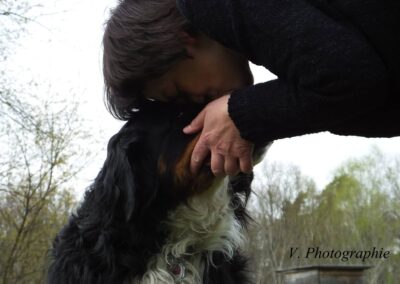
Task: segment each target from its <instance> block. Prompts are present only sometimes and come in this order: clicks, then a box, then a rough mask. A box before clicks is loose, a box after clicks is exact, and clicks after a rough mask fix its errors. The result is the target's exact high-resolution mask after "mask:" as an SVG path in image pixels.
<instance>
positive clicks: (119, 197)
mask: <svg viewBox="0 0 400 284" xmlns="http://www.w3.org/2000/svg"><path fill="white" fill-rule="evenodd" d="M199 111H200V107H199V106H187V105H185V106H177V105H172V104H169V103H161V102H155V101H148V102H146V103H145V104H144V105H143V107H141V109H140V111H137V112H136V113H135V115H134V117H133V118H132V119H130V121H128V122H127V123H126V124H125V125H124V126H123V127H122V129H121V130H120V131H119V133H117V134H116V135H115V136H113V137H112V138H111V140H110V142H109V145H108V154H107V159H106V161H105V163H104V166H103V168H102V170H101V171H100V173H99V175H98V176H97V178H96V179H95V181H94V183H93V185H92V186H91V187H90V188H89V189H88V191H87V192H86V194H85V198H84V201H83V203H82V204H81V206H80V208H79V209H78V210H77V212H76V214H74V215H73V216H71V218H70V220H69V223H68V224H67V225H66V226H65V227H64V228H63V229H62V230H61V232H60V233H59V234H58V236H57V237H56V239H55V241H54V244H53V250H52V264H51V266H50V269H49V274H48V283H52V284H53V283H54V284H55V283H60V284H80V283H82V284H83V283H85V284H87V283H88V284H92V283H93V284H103V283H107V284H119V283H124V284H125V283H130V284H134V283H143V284H150V283H151V284H156V283H190V284H196V283H215V284H229V283H238V284H242V283H252V281H251V277H250V273H249V269H248V264H247V258H246V257H245V256H243V255H242V254H241V251H240V247H241V245H242V244H243V242H244V237H243V233H244V232H243V231H244V229H245V225H246V220H247V219H248V215H247V213H246V209H245V205H246V202H247V199H248V197H249V194H250V183H251V181H252V175H249V174H247V175H246V174H239V175H238V176H236V177H232V178H230V179H229V180H227V179H221V178H216V177H214V176H213V175H212V173H211V171H210V169H209V167H207V166H203V168H202V169H201V171H200V173H199V174H198V175H196V176H194V175H192V174H191V173H190V170H189V163H190V156H191V153H192V150H193V147H194V145H195V142H196V138H197V137H194V136H188V135H185V134H183V133H182V128H183V127H184V126H185V125H186V124H188V123H189V122H190V121H191V120H192V119H193V118H194V117H195V115H196V114H197V113H198V112H199ZM259 152H261V151H259Z"/></svg>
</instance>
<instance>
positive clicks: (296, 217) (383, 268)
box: [248, 148, 400, 284]
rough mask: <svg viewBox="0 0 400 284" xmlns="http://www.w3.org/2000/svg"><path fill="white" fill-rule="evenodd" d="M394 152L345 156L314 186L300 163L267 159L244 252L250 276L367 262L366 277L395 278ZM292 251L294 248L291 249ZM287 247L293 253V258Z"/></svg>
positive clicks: (399, 163)
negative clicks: (251, 264)
mask: <svg viewBox="0 0 400 284" xmlns="http://www.w3.org/2000/svg"><path fill="white" fill-rule="evenodd" d="M399 172H400V157H389V156H385V155H383V154H382V153H381V152H380V151H379V150H378V149H376V148H374V149H372V150H371V153H370V154H369V155H367V156H365V157H361V158H358V159H353V160H349V161H346V162H345V163H344V164H343V165H342V166H341V167H339V168H338V169H337V170H336V171H335V174H334V177H333V179H332V181H331V182H330V183H329V184H328V185H327V186H326V187H325V188H324V189H323V190H322V191H320V192H317V191H316V190H315V186H314V184H313V182H312V181H311V180H309V179H307V178H305V177H304V176H303V175H302V174H301V172H300V171H299V169H296V168H293V167H290V166H285V165H278V166H277V165H268V166H267V167H266V168H264V170H263V176H264V177H263V178H261V180H260V181H256V182H255V184H254V189H255V191H256V195H255V197H256V198H255V200H253V203H252V216H253V217H254V219H255V224H256V225H255V226H253V227H252V229H251V230H250V233H249V238H250V242H249V247H248V249H249V253H250V255H251V256H252V257H253V259H254V260H255V268H256V270H257V271H258V272H259V274H258V279H257V283H274V284H275V283H281V279H280V278H279V275H277V274H276V273H275V271H276V270H277V269H278V268H288V267H297V266H302V265H311V264H340V265H350V264H364V265H365V264H369V265H372V266H373V269H371V270H370V271H369V272H368V273H367V280H368V283H371V284H377V283H395V280H397V279H399V277H400V253H399V252H400V206H399V205H400V204H399V199H398V198H396V197H398V194H399V184H400V183H399V178H400V175H399ZM316 247H319V248H320V249H321V250H335V251H346V250H356V251H364V250H371V249H372V248H373V247H376V248H377V249H378V250H380V249H381V248H383V249H384V250H388V251H389V252H390V257H389V258H388V259H385V258H369V259H367V260H365V262H364V261H363V260H361V259H359V258H354V257H353V258H351V259H342V258H340V257H339V258H335V257H305V251H306V250H307V249H308V248H316ZM295 248H298V249H299V252H300V253H299V254H298V255H296V254H294V249H295ZM291 254H294V257H293V255H292V257H291Z"/></svg>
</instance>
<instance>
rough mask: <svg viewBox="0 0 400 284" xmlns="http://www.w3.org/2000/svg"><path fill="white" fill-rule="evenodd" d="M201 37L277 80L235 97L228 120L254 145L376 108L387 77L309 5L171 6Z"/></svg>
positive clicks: (213, 2)
mask: <svg viewBox="0 0 400 284" xmlns="http://www.w3.org/2000/svg"><path fill="white" fill-rule="evenodd" d="M177 4H178V7H179V9H180V10H181V12H182V14H183V15H184V16H186V17H187V18H188V19H189V20H190V21H191V22H192V23H193V24H194V25H195V26H197V27H198V28H199V29H200V30H202V31H203V32H204V33H206V34H208V35H209V36H211V37H212V38H214V39H216V40H217V41H219V42H221V43H222V44H224V45H226V46H227V47H229V48H232V49H235V50H237V51H239V52H241V53H243V54H245V55H246V56H247V57H248V58H249V60H251V61H252V62H254V63H255V64H258V65H263V66H265V67H266V68H267V69H269V70H270V71H271V72H273V73H274V74H276V75H277V77H278V79H276V80H273V81H268V82H264V83H260V84H256V85H254V86H249V87H245V88H242V89H238V90H235V91H233V93H232V94H231V98H230V100H229V114H230V116H231V118H232V120H233V121H234V123H235V125H236V126H237V127H238V129H239V130H240V133H241V135H242V137H243V138H244V139H247V140H249V141H252V142H254V143H265V142H267V141H271V140H275V139H279V138H285V137H292V136H296V135H302V134H307V133H314V132H319V131H325V130H330V128H331V127H334V126H335V125H337V124H339V123H340V124H343V123H345V122H346V121H349V120H351V119H353V118H355V117H357V116H360V115H363V114H365V113H366V112H368V111H371V110H373V109H375V108H378V107H380V106H382V105H383V104H384V103H385V99H386V97H387V95H388V82H387V71H386V69H385V66H384V65H383V62H382V60H381V59H380V57H379V56H378V54H377V53H376V51H375V50H374V48H373V47H372V46H371V45H370V44H369V43H368V41H367V40H366V39H365V38H364V37H363V35H362V34H361V33H360V32H359V31H358V30H357V29H356V28H355V27H353V26H352V25H350V24H349V23H347V22H346V21H339V20H338V19H335V18H334V17H331V16H328V13H325V12H322V11H321V10H320V9H318V8H316V7H315V6H314V5H311V4H310V1H307V0H295V1H294V0H251V1H249V0H201V1H199V0H197V1H196V0H177Z"/></svg>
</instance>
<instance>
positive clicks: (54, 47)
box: [7, 0, 400, 191]
mask: <svg viewBox="0 0 400 284" xmlns="http://www.w3.org/2000/svg"><path fill="white" fill-rule="evenodd" d="M41 2H42V3H44V6H43V7H42V8H40V9H41V10H37V11H40V12H36V13H41V14H42V16H40V17H39V18H38V19H37V21H36V22H32V23H30V24H29V25H28V28H27V33H26V34H25V35H23V36H22V37H21V38H20V40H19V44H18V46H17V47H16V48H15V52H14V54H13V55H12V56H11V58H10V59H9V60H8V64H7V69H8V73H9V74H10V75H11V76H15V78H17V79H16V80H17V82H20V83H22V84H24V83H27V82H29V81H30V80H32V79H34V80H37V81H39V82H48V83H49V85H51V92H49V91H47V90H48V89H45V88H44V89H43V94H42V95H43V96H46V95H51V93H59V94H62V95H65V96H70V95H72V94H75V95H76V99H77V100H78V101H80V102H81V104H82V112H81V115H82V116H84V117H85V119H86V120H87V121H88V122H87V127H88V128H91V129H96V130H99V133H97V132H96V135H97V136H98V137H96V140H97V141H98V142H95V141H88V147H92V148H93V149H94V151H96V152H98V155H97V157H96V158H95V159H94V161H93V162H92V163H91V164H90V165H89V166H88V168H87V169H86V170H85V171H84V172H83V173H82V174H81V175H80V180H79V182H78V183H77V184H78V186H79V187H82V190H83V189H84V187H86V186H88V185H89V183H90V182H91V180H93V178H94V177H95V175H96V174H97V171H98V170H99V169H100V167H101V165H102V163H103V161H104V158H105V155H106V153H105V146H106V143H107V141H108V139H109V138H110V136H111V135H113V134H114V133H116V132H117V131H118V129H119V128H120V127H121V126H122V123H121V122H120V121H117V120H115V119H114V118H112V117H111V115H110V114H109V113H108V112H107V111H106V109H105V107H104V104H103V78H102V73H101V57H102V49H101V39H102V34H103V30H104V22H105V20H106V18H107V17H108V12H109V9H110V8H112V7H113V6H114V5H115V3H116V1H110V0H96V1H93V0H79V1H78V0H69V1H67V0H53V1H50V0H43V1H41ZM251 68H252V71H253V75H254V78H255V82H256V83H257V82H264V81H267V80H270V79H273V78H274V75H272V74H271V73H269V72H268V71H267V70H265V68H263V67H260V66H254V65H251ZM44 85H45V84H44ZM373 146H377V147H379V148H380V149H381V150H382V152H383V153H385V154H388V155H400V138H391V139H367V138H361V137H350V136H349V137H343V136H335V135H332V134H330V133H327V132H324V133H319V134H313V135H305V136H300V137H295V138H290V139H282V140H278V141H275V142H274V144H273V145H272V147H271V148H270V150H269V151H268V153H267V155H266V158H265V160H264V161H263V163H272V162H282V163H287V164H293V165H297V166H298V167H300V169H301V171H302V172H303V173H304V174H305V175H307V176H309V177H311V178H313V179H314V180H315V182H316V184H317V187H318V188H319V189H322V188H323V187H324V186H325V185H326V184H327V183H328V182H329V181H330V179H331V178H332V173H333V171H334V170H335V169H336V168H337V167H339V166H340V165H341V164H342V163H343V162H344V161H346V160H347V159H349V158H356V157H360V156H362V155H365V154H368V153H369V151H370V150H371V148H372V147H373ZM78 191H79V190H78Z"/></svg>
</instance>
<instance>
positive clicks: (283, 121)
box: [103, 0, 400, 175]
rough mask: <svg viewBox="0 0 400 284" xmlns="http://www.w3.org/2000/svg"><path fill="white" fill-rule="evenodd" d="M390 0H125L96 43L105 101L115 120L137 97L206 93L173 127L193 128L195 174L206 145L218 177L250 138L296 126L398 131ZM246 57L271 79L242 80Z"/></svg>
mask: <svg viewBox="0 0 400 284" xmlns="http://www.w3.org/2000/svg"><path fill="white" fill-rule="evenodd" d="M399 7H400V4H399V3H398V1H396V0H335V1H322V0H297V1H293V0H252V1H248V0H235V1H234V0H224V1H222V0H202V1H194V0H177V1H176V3H175V1H170V0H164V1H163V0H158V1H156V0H147V1H133V0H130V1H129V0H125V1H123V2H121V3H120V5H119V6H118V7H117V8H116V9H115V10H114V13H113V14H112V16H111V18H110V20H109V22H108V23H107V28H106V31H105V35H104V41H103V42H104V74H105V83H106V91H107V92H106V93H107V99H108V105H109V109H110V110H111V112H112V113H114V115H116V116H117V117H120V118H124V119H126V118H128V117H129V113H130V112H131V111H132V109H133V108H134V107H137V106H139V105H140V99H143V98H145V97H148V98H155V99H168V100H171V99H177V98H179V99H182V98H186V99H190V100H194V101H203V102H204V101H207V100H208V99H214V100H213V101H211V102H210V103H209V104H208V105H207V106H206V107H205V108H204V110H203V111H202V112H201V113H200V114H199V115H198V117H196V118H195V119H194V121H193V122H192V123H191V124H190V125H189V126H187V127H186V128H185V129H184V130H183V131H184V132H185V133H187V134H194V133H197V132H199V131H201V136H200V138H199V140H198V142H197V145H196V147H195V149H194V151H193V154H192V163H191V168H192V171H193V172H194V173H195V172H196V171H197V170H198V168H199V167H200V166H201V164H202V163H203V162H204V160H205V159H206V158H207V156H209V155H210V153H211V169H212V171H213V172H214V173H215V174H217V175H220V174H230V175H233V174H236V173H237V172H239V171H243V172H246V171H250V170H251V168H252V161H251V152H252V149H253V147H254V145H257V144H265V143H266V142H267V141H272V140H276V139H280V138H287V137H293V136H297V135H302V134H309V133H316V132H320V131H330V132H332V133H335V134H339V135H359V136H365V137H394V136H398V135H399V134H400V124H399V123H398V121H400V120H399V118H400V111H399V110H400V53H399V52H398V50H400V29H399V27H400V8H399ZM156 39H157V40H156ZM174 39H175V40H174ZM166 52H168V53H169V54H166ZM222 54H224V56H222ZM246 60H250V61H251V62H253V63H254V64H257V65H262V66H264V67H265V68H267V69H268V70H270V71H271V72H273V73H274V74H276V75H277V77H278V78H277V79H276V80H271V81H268V82H264V83H260V84H256V85H252V82H251V81H252V79H251V75H250V74H249V73H250V71H249V69H248V65H247V64H245V61H246ZM233 73H234V74H233ZM223 82H224V83H223Z"/></svg>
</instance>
